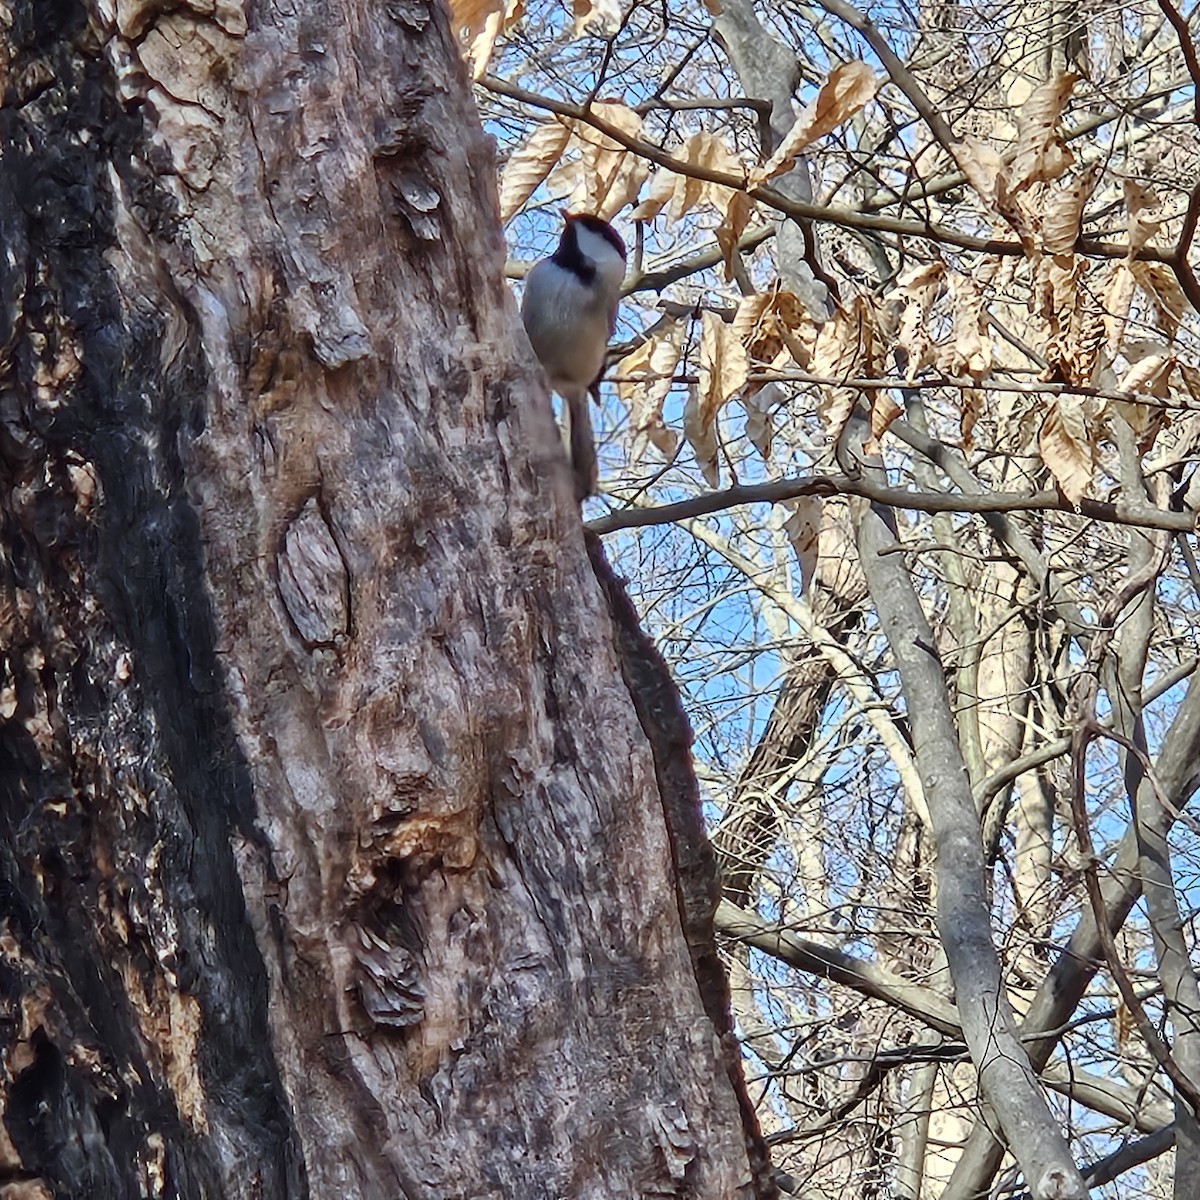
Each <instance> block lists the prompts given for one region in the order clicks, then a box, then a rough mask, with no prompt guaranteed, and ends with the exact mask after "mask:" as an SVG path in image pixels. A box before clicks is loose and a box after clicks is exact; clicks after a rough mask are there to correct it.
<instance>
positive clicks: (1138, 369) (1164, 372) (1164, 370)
mask: <svg viewBox="0 0 1200 1200" xmlns="http://www.w3.org/2000/svg"><path fill="white" fill-rule="evenodd" d="M1175 362H1176V359H1175V356H1174V355H1172V354H1167V353H1160V354H1155V353H1148V354H1146V355H1144V356H1143V357H1141V358H1139V359H1138V360H1137V361H1136V362H1134V363H1133V364H1132V365H1131V366H1130V367H1129V369H1128V370H1127V371H1126V372H1125V374H1124V375H1122V376H1121V378H1120V381H1119V382H1118V383H1117V387H1118V388H1119V389H1120V390H1121V391H1123V392H1133V393H1134V394H1137V395H1143V396H1157V397H1158V398H1159V399H1160V400H1165V399H1166V398H1167V397H1168V396H1169V395H1170V394H1171V390H1170V387H1169V379H1170V375H1171V371H1172V370H1173V369H1174V367H1175Z"/></svg>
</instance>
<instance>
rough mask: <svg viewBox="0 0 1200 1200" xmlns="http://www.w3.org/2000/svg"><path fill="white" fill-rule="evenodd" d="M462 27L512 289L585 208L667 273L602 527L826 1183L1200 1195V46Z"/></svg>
mask: <svg viewBox="0 0 1200 1200" xmlns="http://www.w3.org/2000/svg"><path fill="white" fill-rule="evenodd" d="M455 14H456V23H457V24H458V26H459V29H460V32H462V33H463V34H464V36H465V39H466V41H465V44H466V46H467V48H468V52H469V54H470V56H471V58H472V61H473V63H474V69H475V72H476V75H477V78H478V80H479V85H480V87H479V96H480V103H481V105H482V106H483V109H484V113H485V124H486V126H487V128H489V129H490V130H491V131H493V132H494V133H495V134H496V136H497V138H498V140H499V142H500V146H501V156H502V158H504V159H505V167H504V171H503V176H502V186H501V209H502V215H503V216H504V217H505V219H506V220H509V221H510V224H509V227H508V228H509V241H510V247H511V250H512V252H513V258H512V261H511V263H510V274H511V275H512V276H513V277H514V278H517V279H519V278H520V276H521V274H522V273H523V270H524V264H525V263H527V262H528V261H529V260H530V259H532V258H533V257H536V256H537V255H538V254H540V253H544V252H545V250H546V248H547V246H548V245H549V243H550V241H551V239H552V238H553V237H554V236H555V233H556V228H557V216H556V212H555V210H556V209H557V208H558V207H559V206H560V205H562V204H563V203H566V204H567V205H569V206H570V207H573V208H578V209H588V210H591V211H598V212H600V213H602V214H603V215H605V216H607V217H609V218H612V219H615V220H616V221H617V223H618V225H620V226H621V227H622V228H623V231H625V232H626V233H627V234H628V240H629V241H630V242H631V243H632V244H633V245H634V246H635V254H634V256H633V262H632V269H631V272H630V276H629V280H628V284H627V288H628V297H627V304H626V308H625V313H626V322H627V324H626V329H625V337H626V341H625V342H624V344H623V345H622V346H621V347H620V348H619V350H618V351H617V353H616V354H615V355H614V362H613V364H612V369H611V372H610V377H611V378H612V381H613V384H614V387H613V388H612V389H611V390H610V392H609V394H608V396H607V401H606V408H605V413H604V416H605V422H604V423H603V424H606V426H607V442H606V446H605V455H604V461H605V463H606V466H607V472H606V479H605V484H606V486H605V493H606V494H605V496H604V498H603V500H602V501H600V502H597V503H596V504H595V505H594V506H593V507H592V508H591V509H589V512H588V515H589V516H590V518H591V522H590V523H591V527H592V528H593V529H594V530H596V531H598V532H600V533H602V534H603V535H604V536H605V540H606V545H607V548H608V551H609V553H610V554H612V555H613V556H614V557H615V559H616V561H617V563H618V565H619V567H620V569H621V570H622V571H623V573H624V574H626V575H627V576H628V577H629V579H630V581H631V585H630V586H631V588H632V590H633V593H634V598H635V601H636V602H637V604H638V606H639V608H640V610H641V611H642V612H643V614H645V616H646V619H647V621H648V622H649V624H650V626H651V628H652V630H653V632H654V634H655V637H656V639H657V642H658V644H659V646H660V647H661V648H662V649H663V651H664V653H665V654H666V656H667V657H668V659H669V660H670V662H671V664H672V667H673V670H674V672H675V674H676V677H677V678H678V679H679V680H680V681H681V683H682V685H683V687H684V690H685V695H686V699H687V704H688V711H689V713H690V715H691V717H692V721H693V724H694V725H695V727H696V730H697V734H698V742H697V748H698V754H699V758H700V762H699V767H700V771H701V777H702V780H703V783H704V786H705V792H706V799H707V801H708V803H709V815H710V818H711V820H712V823H713V825H714V827H715V832H714V837H715V841H716V844H717V846H718V848H719V850H720V855H721V859H722V866H723V868H724V878H725V887H726V903H724V904H723V905H722V907H721V909H720V910H719V912H718V925H719V926H720V928H722V930H723V931H724V932H725V933H726V934H727V935H729V937H730V939H731V940H730V942H729V945H728V951H729V961H730V965H731V969H732V972H733V980H734V986H735V1001H736V1009H737V1016H738V1021H739V1029H740V1032H741V1034H742V1037H743V1042H744V1047H745V1052H746V1054H747V1056H748V1059H749V1061H750V1062H751V1063H752V1064H753V1070H754V1075H755V1079H754V1083H753V1089H754V1095H755V1096H756V1098H757V1101H758V1105H759V1114H760V1117H761V1119H762V1121H763V1123H764V1126H765V1127H766V1128H767V1130H768V1132H769V1140H770V1141H771V1142H772V1143H773V1154H774V1157H775V1161H776V1162H777V1164H778V1165H779V1166H780V1167H781V1168H783V1170H784V1171H785V1172H786V1173H787V1174H788V1176H789V1179H788V1180H785V1182H787V1183H788V1186H790V1187H792V1188H794V1190H795V1191H796V1192H797V1193H798V1194H802V1195H805V1196H810V1197H819V1196H830V1197H834V1196H836V1197H847V1196H854V1197H867V1196H885V1195H895V1196H903V1197H906V1198H909V1200H911V1198H914V1197H918V1196H920V1197H931V1196H944V1197H951V1198H953V1200H966V1198H968V1197H977V1196H983V1195H989V1194H1012V1193H1026V1194H1028V1193H1032V1194H1033V1195H1082V1194H1083V1191H1082V1189H1083V1186H1084V1184H1083V1180H1084V1179H1086V1180H1087V1182H1088V1183H1089V1184H1091V1185H1093V1187H1094V1189H1095V1191H1096V1193H1097V1194H1111V1195H1118V1194H1119V1195H1121V1196H1122V1197H1126V1196H1131V1195H1139V1194H1145V1195H1151V1196H1166V1195H1171V1194H1172V1190H1173V1194H1174V1195H1175V1196H1176V1197H1180V1198H1182V1197H1183V1196H1187V1195H1190V1194H1191V1192H1192V1191H1193V1190H1194V1182H1193V1181H1194V1180H1195V1179H1197V1178H1200V1161H1198V1160H1197V1154H1198V1150H1200V1137H1198V1135H1197V1126H1196V1104H1197V1100H1198V1099H1200V1059H1198V1058H1197V1057H1196V1055H1197V1051H1198V1046H1200V1043H1198V1042H1197V1033H1198V1031H1200V1029H1198V1026H1197V1024H1196V1021H1197V1014H1198V1013H1200V989H1198V988H1197V982H1196V978H1195V972H1194V969H1193V966H1192V961H1193V960H1194V959H1195V940H1194V914H1195V912H1196V911H1197V902H1198V900H1200V893H1198V892H1197V884H1196V879H1197V865H1198V863H1200V845H1198V844H1197V840H1196V828H1197V826H1196V823H1195V820H1194V818H1193V817H1192V816H1191V814H1189V812H1188V811H1187V808H1186V805H1187V802H1188V801H1189V800H1190V798H1191V796H1192V793H1193V791H1194V789H1195V785H1196V782H1197V780H1196V778H1195V770H1194V763H1195V762H1196V751H1197V748H1198V747H1197V741H1196V739H1197V736H1198V730H1197V725H1196V716H1195V712H1196V709H1197V706H1198V705H1200V691H1198V690H1197V687H1196V686H1195V685H1193V684H1192V682H1191V680H1192V677H1193V672H1194V669H1195V665H1196V662H1197V644H1196V636H1195V627H1196V606H1197V599H1198V595H1200V592H1198V589H1200V572H1198V570H1197V566H1196V560H1195V544H1194V540H1193V536H1192V530H1193V527H1194V522H1195V507H1196V497H1195V489H1196V484H1195V482H1194V481H1195V479H1196V476H1195V474H1194V463H1195V458H1196V447H1197V441H1196V434H1197V426H1196V420H1197V418H1196V407H1197V402H1198V401H1200V317H1198V315H1197V309H1198V307H1200V284H1198V283H1197V264H1198V262H1200V251H1198V250H1197V249H1196V245H1195V234H1196V226H1197V223H1198V221H1200V183H1197V180H1198V178H1200V129H1198V122H1200V92H1198V88H1197V84H1198V83H1200V62H1198V59H1197V52H1196V49H1195V46H1196V40H1197V27H1196V21H1197V15H1196V12H1195V11H1191V12H1186V11H1182V10H1180V9H1178V8H1176V6H1175V5H1174V3H1173V2H1172V0H1158V2H1156V3H1155V2H1147V3H1144V4H1134V5H1132V6H1131V5H1128V4H1121V5H1116V4H1105V3H1097V4H1088V5H1076V4H1061V3H1053V2H1052V3H1047V4H1037V5H1029V4H1006V3H1003V2H1002V3H998V4H994V5H988V6H959V5H913V6H904V5H894V4H879V5H875V6H872V7H871V8H870V9H865V8H859V7H854V6H852V5H850V4H847V3H845V2H844V0H818V2H817V3H816V4H813V5H807V4H802V3H788V2H785V3H782V4H771V5H766V4H764V5H760V6H755V5H754V4H753V3H752V0H705V3H703V4H692V5H682V6H681V5H673V6H661V5H655V4H649V3H632V4H629V3H622V4H617V3H615V2H614V0H605V2H604V3H595V4H589V3H587V2H586V0H584V2H582V3H578V4H576V5H575V6H574V10H573V14H567V13H565V12H564V10H563V8H562V7H561V6H559V5H557V4H553V3H545V4H539V3H534V4H530V5H517V4H509V5H508V6H507V7H504V6H502V5H499V4H496V3H491V4H489V3H469V2H467V0H464V2H462V3H460V4H458V5H456V7H455ZM572 17H573V19H572ZM955 1001H957V1005H956V1004H955V1003H954V1002H955ZM1035 1076H1036V1078H1035ZM1172 1146H1174V1149H1172ZM1081 1176H1082V1178H1081ZM1118 1178H1119V1182H1118V1183H1114V1184H1112V1185H1111V1186H1109V1183H1110V1181H1112V1180H1115V1179H1118ZM1106 1189H1107V1191H1106Z"/></svg>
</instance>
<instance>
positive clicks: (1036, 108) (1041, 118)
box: [1006, 73, 1080, 196]
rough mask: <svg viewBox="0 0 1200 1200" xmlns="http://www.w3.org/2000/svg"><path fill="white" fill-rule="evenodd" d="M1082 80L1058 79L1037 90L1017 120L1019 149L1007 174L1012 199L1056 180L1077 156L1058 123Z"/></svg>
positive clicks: (1060, 77) (1058, 76)
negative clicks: (1034, 185) (1034, 187)
mask: <svg viewBox="0 0 1200 1200" xmlns="http://www.w3.org/2000/svg"><path fill="white" fill-rule="evenodd" d="M1079 79H1080V76H1078V75H1073V74H1070V73H1068V74H1065V75H1056V76H1055V77H1054V78H1053V79H1049V80H1047V81H1046V82H1045V83H1043V84H1041V85H1040V86H1039V87H1036V88H1034V90H1033V92H1032V93H1031V94H1030V96H1029V99H1028V100H1026V101H1025V103H1024V105H1023V106H1022V108H1021V113H1020V116H1019V117H1018V118H1017V145H1016V150H1015V152H1014V155H1013V160H1012V162H1011V163H1010V164H1009V167H1008V170H1007V172H1006V177H1007V190H1008V193H1009V195H1013V196H1015V195H1016V194H1017V193H1018V192H1021V191H1024V190H1025V188H1027V187H1030V186H1032V185H1033V184H1035V183H1046V182H1049V181H1050V180H1052V179H1057V178H1058V177H1059V176H1060V175H1061V174H1062V173H1063V172H1064V171H1065V170H1066V169H1067V168H1068V167H1069V166H1070V165H1071V164H1072V163H1073V162H1074V161H1075V156H1074V155H1073V154H1072V153H1071V151H1070V150H1068V149H1067V144H1066V142H1064V141H1063V137H1062V130H1061V129H1060V128H1059V120H1060V119H1061V117H1062V111H1063V107H1064V106H1065V105H1066V102H1067V97H1068V96H1070V94H1071V91H1072V89H1073V88H1074V87H1075V84H1076V83H1078V82H1079Z"/></svg>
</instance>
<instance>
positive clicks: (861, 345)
mask: <svg viewBox="0 0 1200 1200" xmlns="http://www.w3.org/2000/svg"><path fill="white" fill-rule="evenodd" d="M874 360H875V323H874V317H873V314H872V312H871V307H870V303H869V302H868V301H867V300H866V299H865V297H863V296H855V297H854V298H853V299H852V300H851V302H850V304H849V305H848V306H843V307H841V308H839V309H838V310H837V312H835V313H834V315H833V317H832V318H831V319H830V320H828V321H826V322H825V324H824V325H822V326H821V332H820V333H819V334H818V335H817V343H816V345H815V346H814V347H813V352H812V361H811V363H810V367H809V369H810V370H811V371H812V372H813V374H815V375H824V376H829V377H830V378H832V379H852V378H854V376H855V375H856V374H858V372H859V371H860V370H862V371H869V370H870V369H871V367H872V366H873V365H874ZM820 394H821V399H820V400H819V401H818V404H817V415H818V416H819V417H820V419H821V422H822V423H823V424H824V426H825V431H826V434H827V436H828V437H829V438H830V440H831V441H833V440H836V439H837V437H838V435H839V434H840V433H841V431H842V426H843V425H845V423H846V419H847V418H848V417H849V416H850V413H851V412H852V411H853V409H854V402H855V400H856V399H857V398H858V390H857V389H856V388H847V387H839V386H837V385H836V384H827V385H822V387H821V393H820Z"/></svg>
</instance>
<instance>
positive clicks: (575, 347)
mask: <svg viewBox="0 0 1200 1200" xmlns="http://www.w3.org/2000/svg"><path fill="white" fill-rule="evenodd" d="M562 216H563V218H564V220H565V224H564V226H563V231H562V236H561V237H560V238H559V242H558V248H557V249H556V250H555V251H554V253H553V254H551V255H550V256H549V257H548V258H543V259H541V260H540V261H539V262H536V263H534V265H533V267H532V268H530V271H529V274H528V276H527V277H526V279H525V293H524V295H523V296H522V298H521V320H522V322H523V324H524V326H525V332H526V333H527V334H528V335H529V342H530V345H532V346H533V352H534V354H536V355H537V358H538V361H539V362H540V363H541V364H542V368H543V369H544V370H545V372H546V379H547V381H548V382H549V384H550V386H551V388H553V390H554V391H556V392H557V393H558V394H559V395H560V396H561V397H562V398H563V402H564V404H565V407H566V415H567V444H568V450H569V454H570V458H571V470H572V473H573V475H574V478H575V493H576V498H577V499H578V500H579V501H580V502H582V501H583V500H585V499H587V497H588V496H591V495H594V494H595V492H596V479H597V471H596V440H595V435H594V433H593V432H592V417H591V413H590V412H589V411H588V396H589V394H590V395H592V396H594V397H595V398H596V399H597V400H599V398H600V378H601V376H602V375H603V374H604V357H605V354H606V353H607V351H608V341H609V338H611V337H612V335H613V330H614V329H615V328H616V323H617V306H618V304H619V303H620V299H621V284H622V283H623V282H624V279H625V243H624V242H623V241H622V240H621V235H620V234H619V233H617V231H616V230H615V229H614V228H613V227H612V226H611V225H610V224H609V223H608V222H607V221H605V220H604V219H603V218H601V217H597V216H592V215H591V214H588V213H569V212H563V214H562Z"/></svg>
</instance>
